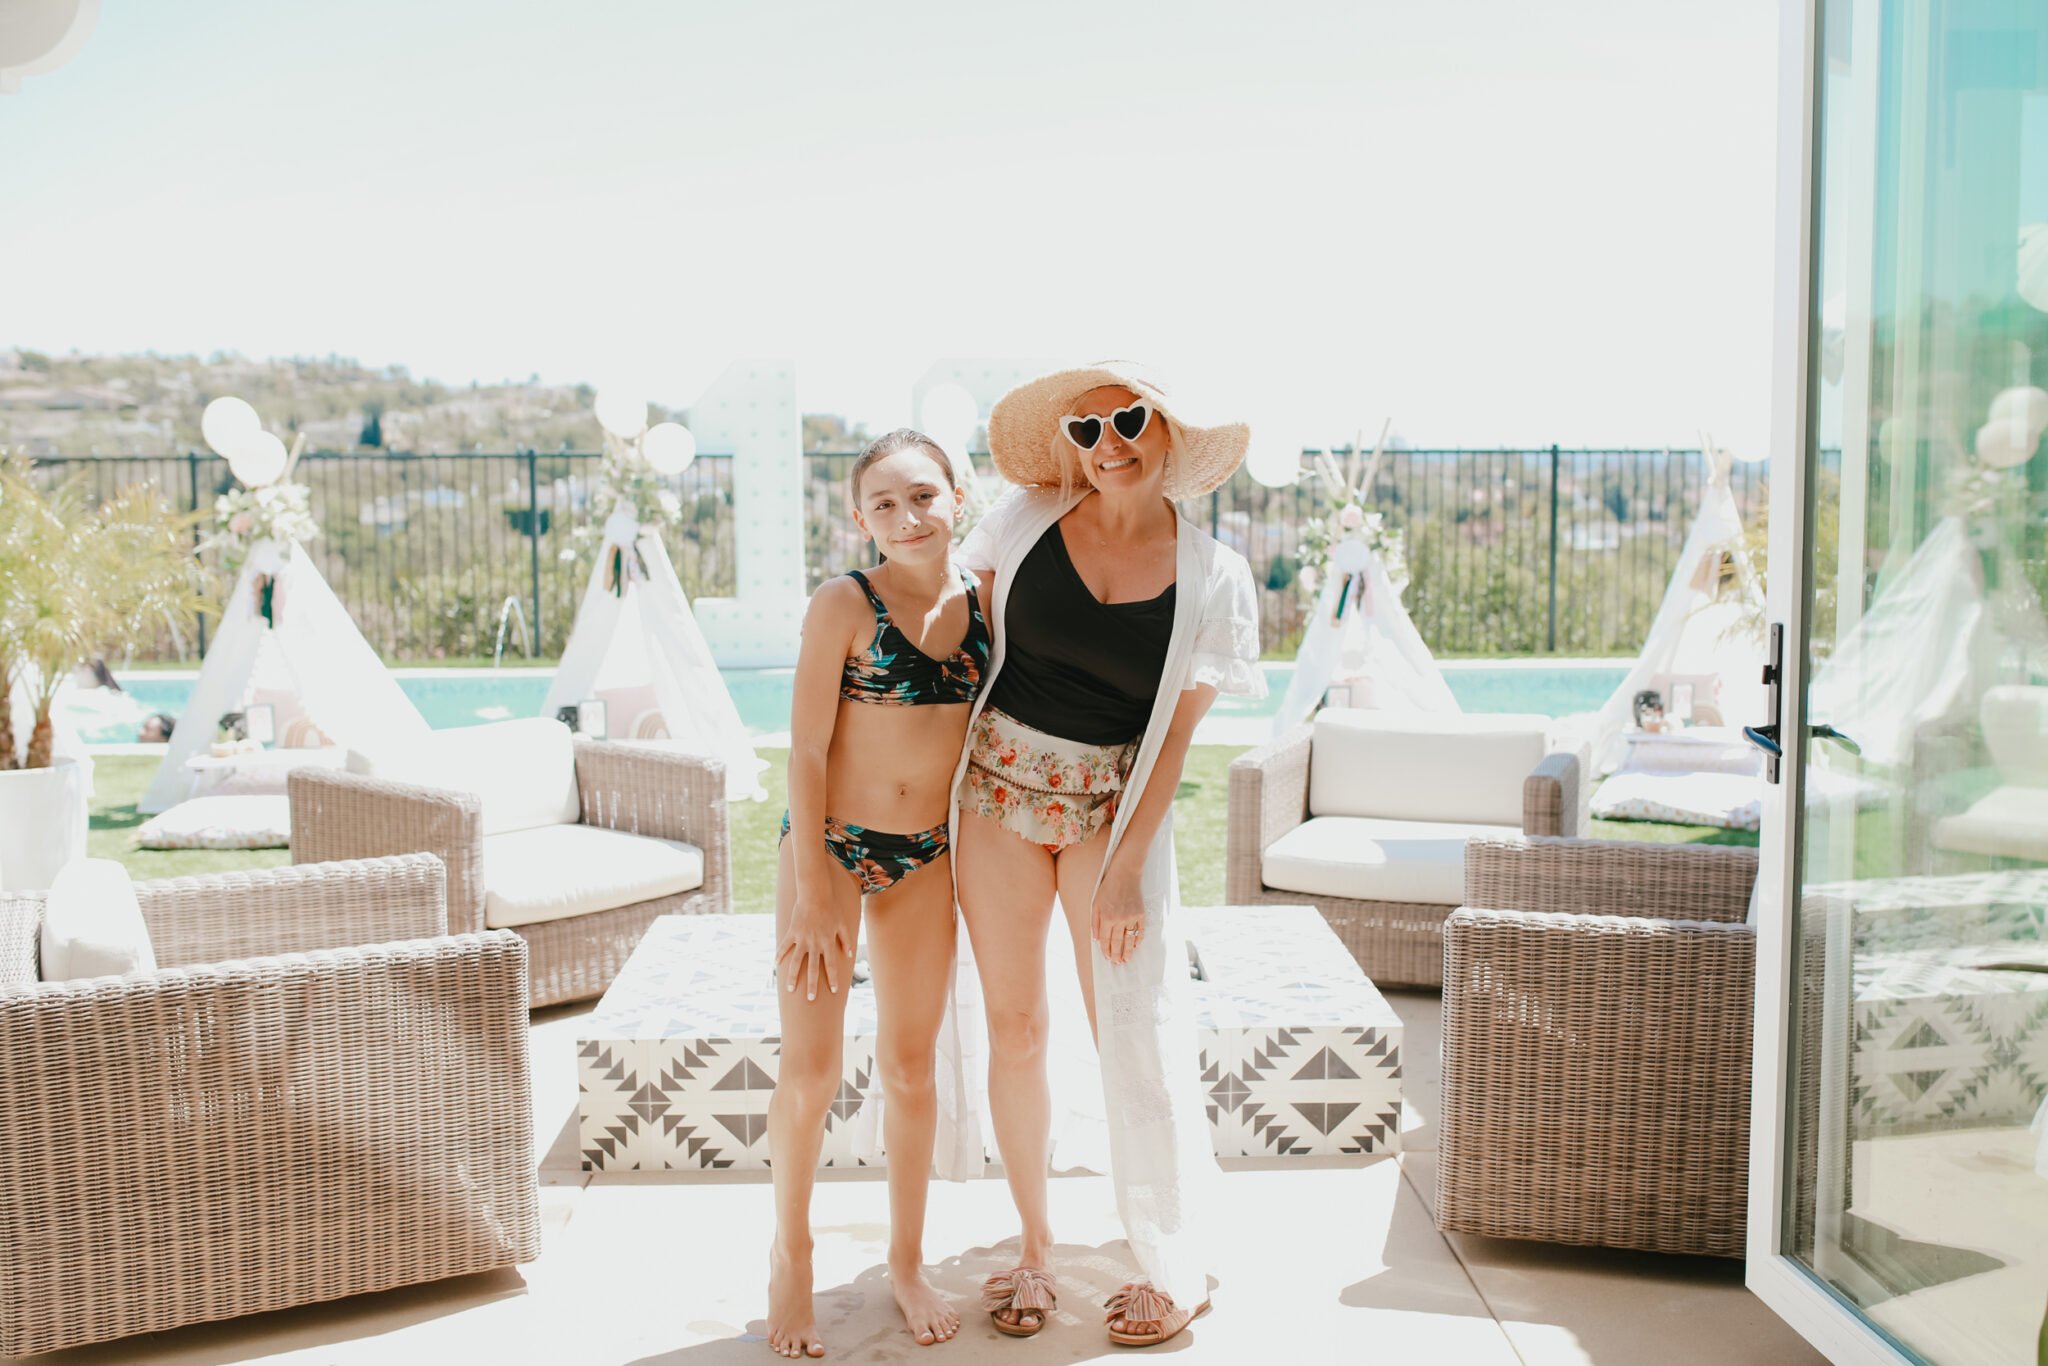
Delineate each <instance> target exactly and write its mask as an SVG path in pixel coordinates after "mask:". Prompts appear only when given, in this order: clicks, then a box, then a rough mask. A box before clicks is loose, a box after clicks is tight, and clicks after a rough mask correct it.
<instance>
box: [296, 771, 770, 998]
mask: <svg viewBox="0 0 2048 1366" xmlns="http://www.w3.org/2000/svg"><path fill="white" fill-rule="evenodd" d="M575 753H576V760H575V763H576V790H577V796H578V798H579V801H580V805H581V815H580V817H579V821H578V823H580V824H582V825H588V826H598V827H602V828H605V829H609V830H619V831H624V832H626V833H629V834H637V835H650V836H654V837H656V838H660V839H667V840H679V841H682V842H685V843H688V844H692V845H695V846H696V847H697V848H699V849H701V850H702V851H703V855H704V877H703V882H702V884H701V885H699V886H697V887H695V888H692V889H691V890H689V891H687V892H682V893H678V894H676V895H673V896H662V897H657V898H655V899H653V900H650V901H640V902H635V903H633V904H631V905H626V906H617V907H613V908H610V909H607V910H600V911H593V912H590V913H588V914H584V915H577V916H573V917H571V918H568V919H561V920H547V921H542V922H540V923H537V924H522V925H514V926H512V927H510V928H511V929H512V930H513V932H514V933H516V934H518V935H519V936H520V937H521V938H522V939H524V940H526V942H527V945H528V947H529V949H530V951H531V953H530V963H531V971H532V989H531V998H532V1004H533V1005H534V1006H535V1007H536V1008H537V1007H540V1006H547V1005H555V1004H558V1003H560V1002H563V1001H578V1000H585V999H587V998H589V997H592V996H599V995H602V994H603V993H604V989H605V988H606V987H608V986H610V985H611V981H612V979H613V978H614V977H616V976H618V974H619V969H620V968H622V967H624V966H625V963H626V958H627V956H628V955H629V954H631V953H632V951H633V946H634V945H636V944H638V943H639V942H640V936H641V935H642V934H644V933H646V930H647V927H648V926H649V925H651V924H652V923H653V922H654V918H655V917H656V916H661V915H687V914H696V913H699V912H714V911H729V910H731V909H732V849H731V842H730V839H729V836H728V832H727V825H726V806H725V766H724V765H723V764H721V763H719V762H718V761H717V760H715V759H708V758H703V757H700V756H697V755H689V754H680V753H674V752H670V751H664V750H656V749H648V748H644V747H641V746H636V745H627V744H615V743H610V742H606V741H599V740H578V741H577V742H576V749H575ZM290 793H291V808H292V859H293V860H294V861H295V862H299V863H309V862H324V861H327V860H332V859H350V858H371V857H377V856H381V855H389V854H402V853H412V852H415V851H418V852H425V853H432V854H438V855H439V856H440V858H441V861H442V862H443V863H445V864H446V865H447V867H448V924H449V928H450V929H451V930H454V931H456V932H458V933H468V932H473V931H477V930H481V929H483V928H484V913H485V896H484V892H485V887H484V854H483V851H484V844H483V840H484V827H483V820H482V804H481V801H480V799H479V798H478V797H477V796H476V795H475V794H474V793H469V792H458V791H453V790H450V789H445V788H432V787H421V786H417V785H414V784H411V783H399V782H391V781H387V780H384V779H379V778H368V777H363V776H361V775H359V774H353V773H341V772H334V771H330V770H316V769H303V768H302V769H297V770H294V771H293V773H292V775H291V780H290Z"/></svg>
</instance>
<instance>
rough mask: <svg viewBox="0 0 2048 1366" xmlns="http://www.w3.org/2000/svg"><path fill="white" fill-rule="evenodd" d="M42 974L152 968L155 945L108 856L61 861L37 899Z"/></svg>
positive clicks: (50, 978) (114, 973)
mask: <svg viewBox="0 0 2048 1366" xmlns="http://www.w3.org/2000/svg"><path fill="white" fill-rule="evenodd" d="M42 946H43V980H44V981H45V982H70V981H74V980H76V979H78V978H81V977H123V976H126V975H127V974H129V973H131V972H155V971H156V951H155V950H154V949H152V948H151V947H150V943H149V926H148V925H147V924H146V923H144V921H143V919H142V907H141V905H140V904H138V903H137V902H136V900H135V888H134V886H133V885H132V884H130V882H129V881H128V870H127V869H126V868H123V867H122V866H121V865H120V864H118V863H116V862H115V861H114V860H112V859H107V858H90V859H80V860H79V861H77V862H76V863H70V864H66V865H65V867H64V869H63V870H62V871H61V872H59V873H58V874H57V880H56V881H55V882H52V883H51V884H50V891H49V896H48V899H47V900H46V901H45V902H44V903H43V935H42Z"/></svg>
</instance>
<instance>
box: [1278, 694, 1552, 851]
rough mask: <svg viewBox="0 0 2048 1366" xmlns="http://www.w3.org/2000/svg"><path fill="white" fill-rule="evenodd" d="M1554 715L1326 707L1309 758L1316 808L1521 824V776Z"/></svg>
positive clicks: (1538, 756) (1313, 811)
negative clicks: (1431, 713)
mask: <svg viewBox="0 0 2048 1366" xmlns="http://www.w3.org/2000/svg"><path fill="white" fill-rule="evenodd" d="M1549 725H1550V721H1549V718H1548V717H1543V716H1507V715H1503V716H1463V715H1459V716H1419V715H1414V714H1401V713H1394V712H1382V711H1357V710H1348V709H1345V708H1326V709H1325V710H1323V711H1321V712H1319V713H1317V714H1316V722H1315V737H1314V740H1313V741H1312V742H1311V744H1312V747H1311V749H1310V751H1309V763H1308V813H1309V815H1311V816H1381V817H1386V818H1389V819H1392V820H1409V821H1473V822H1478V823H1481V824H1487V825H1512V826H1514V827H1515V828H1516V829H1520V828H1521V825H1522V782H1523V780H1524V779H1525V778H1527V777H1528V776H1529V774H1530V773H1531V772H1533V771H1534V770H1535V768H1536V765H1537V764H1539V763H1541V762H1543V755H1544V752H1545V750H1546V749H1547V748H1548V747H1549V729H1548V728H1549Z"/></svg>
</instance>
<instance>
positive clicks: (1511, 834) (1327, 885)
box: [1260, 816, 1522, 906]
mask: <svg viewBox="0 0 2048 1366" xmlns="http://www.w3.org/2000/svg"><path fill="white" fill-rule="evenodd" d="M1474 836H1485V837H1487V838H1489V839H1520V838H1521V837H1522V828H1521V826H1519V825H1475V824H1466V823H1461V822H1455V821H1391V820H1384V819H1380V818H1376V817H1370V816H1315V817H1312V818H1310V819H1309V820H1307V821H1304V822H1302V823H1301V824H1300V825H1297V826H1295V827H1294V828H1293V829H1292V830H1290V831H1288V832H1287V833H1286V834H1284V835H1282V836H1281V837H1280V838H1279V839H1277V840H1274V841H1273V843H1271V844H1270V845H1268V846H1266V856H1265V859H1264V862H1263V863H1262V865H1261V872H1260V880H1261V881H1263V882H1264V883H1265V884H1266V886H1268V887H1271V888H1273V889H1275V890H1276V891H1283V892H1303V893H1306V894H1307V895H1309V896H1340V897H1344V898H1347V899H1348V900H1352V901H1412V902H1419V903H1423V904H1426V905H1435V906H1456V905H1458V904H1460V903H1461V902H1463V901H1464V900H1465V841H1466V840H1468V839H1471V838H1473V837H1474Z"/></svg>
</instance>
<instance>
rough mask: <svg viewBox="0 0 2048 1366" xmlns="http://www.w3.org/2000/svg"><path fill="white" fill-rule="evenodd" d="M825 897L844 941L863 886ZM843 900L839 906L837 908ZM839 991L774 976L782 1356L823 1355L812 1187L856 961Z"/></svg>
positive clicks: (783, 900)
mask: <svg viewBox="0 0 2048 1366" xmlns="http://www.w3.org/2000/svg"><path fill="white" fill-rule="evenodd" d="M796 838H797V835H796V832H795V831H791V832H790V834H789V836H788V837H787V838H785V839H784V840H783V841H782V853H781V857H780V862H779V864H778V874H777V877H776V884H775V937H776V942H777V943H780V942H781V939H782V935H783V933H784V931H786V930H787V929H788V927H789V917H790V911H791V909H792V907H794V906H795V904H796V877H795V849H794V847H793V845H792V843H791V841H792V840H794V839H796ZM829 885H830V887H831V891H830V892H829V895H830V896H831V898H832V903H833V906H834V908H835V909H843V910H844V912H845V915H846V926H847V930H846V942H847V943H849V944H851V943H853V942H854V935H855V932H856V929H857V927H858V925H859V922H860V884H859V883H857V882H855V881H854V880H853V877H852V875H851V874H848V875H847V876H845V877H843V878H835V879H834V880H833V881H832V883H831V884H829ZM842 902H843V906H842ZM835 968H836V970H835V972H834V973H833V977H834V980H836V981H837V982H838V984H839V990H838V991H836V992H833V991H827V990H826V989H825V986H824V983H823V981H822V979H821V980H820V982H819V985H818V999H817V1000H815V1001H813V1000H810V999H809V998H808V996H807V994H806V991H805V983H804V982H801V981H799V982H798V983H797V987H796V990H795V991H793V992H792V991H784V990H783V989H782V982H781V980H780V977H779V975H778V978H777V981H776V984H775V1002H776V1005H777V1006H778V1007H779V1008H780V1009H781V1012H782V1056H781V1059H780V1061H779V1062H778V1063H777V1065H776V1076H775V1094H774V1095H773V1096H772V1097H770V1099H769V1101H768V1155H769V1159H770V1161H771V1163H772V1165H773V1170H774V1177H775V1245H774V1247H773V1249H772V1250H771V1251H770V1252H769V1254H768V1345H769V1346H770V1347H773V1348H774V1349H775V1350H776V1351H777V1352H779V1353H781V1354H782V1355H783V1356H786V1357H800V1356H813V1357H821V1356H823V1355H825V1344H824V1342H823V1341H822V1340H821V1339H820V1338H819V1337H818V1328H817V1319H816V1317H815V1311H814V1310H813V1309H812V1307H811V1188H812V1187H813V1186H814V1185H816V1184H817V1176H818V1155H819V1152H820V1151H821V1150H822V1149H823V1148H824V1146H825V1112H826V1111H827V1110H828V1109H830V1108H831V1105H832V1101H833V1098H834V1097H835V1096H837V1095H838V1094H839V1081H840V1076H841V1073H842V1069H843V1067H844V1060H843V1054H844V1053H845V1048H846V1044H845V1033H846V1028H845V1021H846V992H847V988H848V987H849V986H851V985H852V982H853V960H852V959H851V958H848V959H846V960H844V961H843V962H842V963H840V964H837V965H835Z"/></svg>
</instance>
